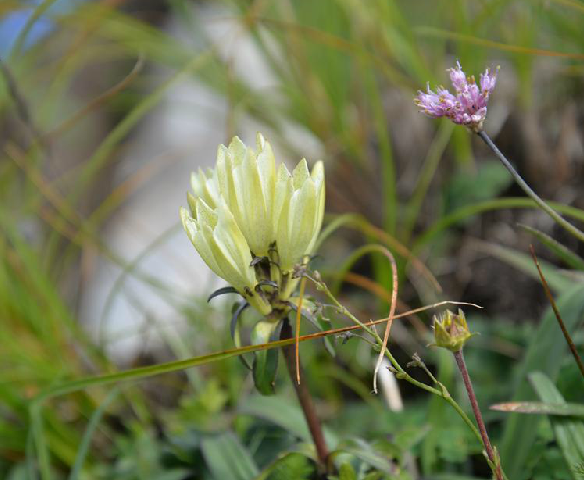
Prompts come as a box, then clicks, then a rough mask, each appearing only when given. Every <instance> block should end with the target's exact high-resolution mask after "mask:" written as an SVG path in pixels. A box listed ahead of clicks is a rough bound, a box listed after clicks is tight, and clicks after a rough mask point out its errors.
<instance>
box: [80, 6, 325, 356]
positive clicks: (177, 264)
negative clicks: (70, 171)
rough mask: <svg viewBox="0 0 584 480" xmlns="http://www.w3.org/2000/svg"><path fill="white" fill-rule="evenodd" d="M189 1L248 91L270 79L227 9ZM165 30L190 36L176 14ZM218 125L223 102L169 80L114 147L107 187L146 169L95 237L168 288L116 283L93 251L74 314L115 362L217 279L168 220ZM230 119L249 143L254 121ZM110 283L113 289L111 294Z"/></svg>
mask: <svg viewBox="0 0 584 480" xmlns="http://www.w3.org/2000/svg"><path fill="white" fill-rule="evenodd" d="M193 8H195V9H196V13H195V15H197V17H198V19H199V21H200V23H201V24H202V25H205V28H207V29H208V33H209V36H210V38H212V39H213V41H214V42H215V43H216V44H217V48H218V49H219V51H220V53H221V54H222V55H223V56H224V57H225V58H226V59H228V60H229V62H231V64H232V67H233V71H234V72H235V73H236V74H237V75H241V77H242V78H243V79H244V80H246V81H247V82H248V83H249V84H250V85H251V86H252V87H253V88H256V89H264V88H265V89H274V88H275V87H276V86H277V84H276V80H275V79H274V77H273V75H271V72H270V70H269V68H268V67H267V66H266V64H265V63H264V62H263V59H262V57H261V54H260V52H259V51H258V50H257V48H256V47H255V45H254V43H253V42H252V40H251V38H250V37H249V35H247V34H246V33H245V31H244V30H243V29H242V28H241V26H240V25H239V24H238V22H237V21H236V19H235V17H234V16H233V14H232V13H231V14H230V12H227V11H225V10H220V9H218V7H217V6H214V5H210V6H201V5H196V6H194V7H193ZM166 30H168V31H169V32H170V34H171V35H172V36H174V37H175V38H179V39H181V41H182V40H184V41H185V42H188V41H189V39H190V38H192V37H191V36H190V35H189V32H188V31H187V30H186V26H185V25H184V24H183V23H181V22H179V21H178V20H177V19H171V20H170V21H169V22H168V25H167V27H166ZM167 75H168V72H165V73H164V74H162V73H160V81H161V80H162V79H163V78H165V76H167ZM227 124H228V105H227V103H226V102H225V99H224V98H222V97H221V96H218V95H217V94H215V93H214V92H213V91H212V90H210V89H209V88H208V87H206V86H205V85H203V84H201V83H198V82H196V81H194V80H192V79H191V80H189V81H185V82H183V83H181V84H179V85H176V86H174V87H173V88H172V90H170V91H169V92H168V93H167V95H166V97H165V98H164V100H163V101H162V102H161V103H160V105H159V106H158V107H157V108H156V109H155V110H154V111H153V112H152V113H151V114H150V115H149V116H148V117H147V119H146V120H145V121H144V122H143V125H142V126H141V127H140V130H139V131H138V132H136V133H135V134H134V136H133V138H132V140H131V142H130V143H129V145H125V146H124V151H125V153H124V155H123V157H122V158H121V159H120V161H119V165H120V166H119V167H118V170H117V172H116V178H115V182H116V184H120V183H121V182H123V181H124V180H125V179H127V178H129V177H132V175H134V174H136V172H140V171H142V170H148V169H151V172H153V173H151V174H150V176H149V177H148V180H147V181H146V182H145V183H144V184H142V185H141V186H140V188H139V189H138V190H136V191H135V192H133V193H132V194H131V195H130V197H129V198H128V199H127V200H126V201H125V203H124V204H123V206H122V207H121V208H120V209H119V210H118V211H117V213H116V214H115V215H114V216H113V217H112V219H111V221H110V222H109V224H108V226H107V229H106V231H105V234H104V240H105V242H106V243H107V244H108V245H109V246H110V248H111V249H112V250H113V251H114V252H115V253H116V254H117V255H119V256H120V257H121V258H123V259H125V261H128V262H132V261H134V260H136V259H139V260H138V261H137V262H136V263H137V267H136V269H137V271H139V272H140V274H142V275H145V276H147V277H150V278H152V279H155V280H156V281H159V282H161V283H163V284H165V285H168V286H171V293H170V294H166V295H161V294H160V290H159V289H158V288H157V287H152V286H150V285H148V283H147V282H145V281H143V280H140V279H137V278H135V277H134V276H133V275H131V274H129V275H124V278H123V281H119V279H120V276H121V275H122V273H123V272H122V271H121V269H120V268H119V267H118V266H116V265H115V264H113V263H112V262H111V261H109V260H106V259H104V258H103V257H100V258H99V259H98V260H97V262H96V265H95V268H93V269H90V275H89V278H88V281H87V284H86V288H85V291H84V295H83V298H82V305H81V318H82V320H83V321H84V322H85V324H86V325H87V326H88V328H89V330H90V331H91V332H94V333H95V334H96V336H99V335H100V333H99V332H100V331H101V332H102V333H103V335H101V336H102V337H103V336H105V337H106V338H107V339H109V340H108V342H107V345H108V346H109V348H108V350H109V353H111V354H112V355H113V356H114V358H115V359H116V360H118V361H120V362H126V361H128V360H130V359H131V358H133V356H134V355H135V354H136V352H137V351H139V350H142V349H144V348H148V347H149V346H151V345H155V344H157V342H159V341H160V338H161V336H160V328H172V329H176V328H180V325H181V323H182V321H183V318H182V317H183V316H182V314H181V312H180V311H177V309H176V308H175V307H174V306H173V301H169V297H171V298H173V299H174V300H175V301H177V302H179V303H180V302H181V301H182V302H187V301H188V299H189V298H193V299H194V298H196V297H201V296H203V295H207V294H209V293H210V292H212V291H213V290H214V289H216V288H218V287H220V286H223V285H224V282H223V281H222V280H221V279H217V278H216V277H215V276H214V275H213V274H212V272H211V271H210V270H209V269H208V267H207V266H206V265H205V264H204V263H203V262H202V260H201V259H200V257H199V256H198V254H197V252H196V251H195V249H194V248H193V246H192V245H191V243H190V241H189V240H188V238H187V236H186V235H185V234H184V232H183V231H182V228H180V227H179V226H178V225H179V216H178V210H179V207H180V206H181V205H186V192H187V190H188V189H189V188H190V173H191V171H193V170H196V169H197V168H199V167H210V166H212V165H214V163H215V158H216V153H217V147H218V145H219V144H221V143H225V142H226V140H227V138H226V137H227V131H226V125H227ZM238 125H240V126H241V128H240V129H238V131H237V132H236V133H237V134H238V135H239V136H240V137H241V139H242V140H243V141H244V142H245V143H247V144H250V145H255V135H256V132H257V130H258V126H257V124H255V123H254V122H252V121H247V120H245V119H243V120H242V121H240V122H239V123H238ZM283 128H284V131H285V132H286V135H287V140H288V141H289V142H290V143H292V144H297V145H302V151H303V152H304V153H305V155H306V157H307V158H310V159H313V160H314V159H316V157H317V156H320V154H321V153H322V147H321V146H320V144H319V142H318V141H317V140H316V139H315V138H314V137H313V136H312V135H310V134H309V133H308V132H306V131H304V130H302V129H301V128H299V127H296V126H292V125H286V124H284V127H283ZM265 134H266V136H267V138H268V140H270V142H271V143H272V146H273V148H274V151H275V153H276V157H277V159H279V160H280V161H284V160H285V159H284V158H282V152H281V149H279V148H278V146H277V145H275V144H274V143H275V142H273V141H271V139H270V138H269V132H265ZM312 155H314V156H312ZM294 160H295V161H298V160H299V159H294ZM173 226H176V228H175V231H174V233H173V234H172V235H168V237H167V238H165V239H164V240H163V241H160V242H159V243H156V242H157V239H159V237H160V235H161V234H163V232H165V231H168V230H169V229H172V228H173ZM154 244H155V246H154V247H153V246H152V245H154ZM144 252H147V253H146V254H144ZM88 263H89V264H92V263H93V262H91V261H90V262H88ZM116 281H117V283H116ZM114 288H115V289H116V290H115V291H116V293H115V295H113V297H112V292H113V291H114ZM226 334H227V332H226Z"/></svg>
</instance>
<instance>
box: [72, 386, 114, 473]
mask: <svg viewBox="0 0 584 480" xmlns="http://www.w3.org/2000/svg"><path fill="white" fill-rule="evenodd" d="M119 391H120V390H119V388H114V389H112V391H111V392H110V393H109V394H108V396H107V397H106V398H105V400H104V401H103V402H102V404H101V405H100V406H99V408H97V410H95V412H94V413H93V415H92V416H91V419H90V420H89V423H88V424H87V428H86V429H85V433H84V434H83V439H82V440H81V445H79V450H78V451H77V458H75V463H74V464H73V468H72V469H71V474H70V475H69V480H77V478H78V477H79V474H80V473H81V468H82V467H83V463H84V462H85V457H86V456H87V452H88V451H89V447H90V446H91V439H92V438H93V434H94V433H95V430H96V428H97V426H98V425H99V422H100V421H101V417H102V416H103V414H104V412H105V411H106V409H107V407H109V405H110V404H111V403H112V402H113V401H114V400H115V398H116V397H117V396H118V393H119Z"/></svg>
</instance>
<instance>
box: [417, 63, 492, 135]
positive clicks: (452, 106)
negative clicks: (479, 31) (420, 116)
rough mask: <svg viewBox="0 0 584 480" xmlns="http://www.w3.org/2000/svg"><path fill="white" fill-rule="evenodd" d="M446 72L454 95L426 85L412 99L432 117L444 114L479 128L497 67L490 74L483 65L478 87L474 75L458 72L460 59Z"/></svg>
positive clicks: (471, 127)
mask: <svg viewBox="0 0 584 480" xmlns="http://www.w3.org/2000/svg"><path fill="white" fill-rule="evenodd" d="M448 71H449V72H450V81H451V82H452V85H453V86H454V89H455V90H456V95H453V94H452V93H450V92H449V91H448V90H446V89H445V88H443V87H438V88H437V89H436V92H434V91H432V90H430V85H428V92H427V93H424V92H422V91H418V96H417V97H416V98H415V100H414V102H415V103H416V105H417V106H418V108H419V109H420V111H421V112H422V113H425V114H426V115H428V116H430V117H432V118H440V117H447V118H449V119H450V120H452V121H453V122H454V123H457V124H458V125H465V126H466V127H468V128H470V129H471V130H472V131H474V132H479V131H481V129H482V126H483V121H484V120H485V117H486V116H487V103H488V102H489V95H490V94H491V92H492V91H493V89H494V88H495V84H496V83H497V71H498V68H497V71H495V72H494V73H491V72H490V71H489V69H488V68H487V69H486V70H485V73H483V74H481V81H480V83H481V85H480V89H479V87H478V85H477V84H476V81H475V78H474V76H471V77H467V76H466V74H465V73H464V72H463V71H462V67H461V66H460V62H456V68H451V69H449V70H448Z"/></svg>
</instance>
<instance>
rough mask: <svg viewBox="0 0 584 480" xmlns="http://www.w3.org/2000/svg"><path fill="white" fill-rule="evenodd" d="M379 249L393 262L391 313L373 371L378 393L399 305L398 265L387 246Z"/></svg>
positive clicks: (374, 387)
mask: <svg viewBox="0 0 584 480" xmlns="http://www.w3.org/2000/svg"><path fill="white" fill-rule="evenodd" d="M379 251H380V252H381V253H382V254H383V255H385V256H386V257H387V259H388V260H389V263H390V264H391V276H392V279H391V303H390V304H389V315H388V316H387V324H386V326H385V333H384V334H383V343H382V345H381V351H380V352H379V356H378V357H377V363H376V364H375V371H374V372H373V391H374V392H375V393H377V374H378V372H379V369H380V368H381V364H382V362H383V357H384V356H385V349H386V347H387V342H388V340H389V332H390V330H391V325H392V324H393V319H394V315H395V307H396V306H397V281H398V280H397V265H396V263H395V258H393V255H392V254H391V252H390V251H389V250H388V249H387V248H385V247H381V246H380V247H379Z"/></svg>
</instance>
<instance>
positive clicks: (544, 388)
mask: <svg viewBox="0 0 584 480" xmlns="http://www.w3.org/2000/svg"><path fill="white" fill-rule="evenodd" d="M529 381H530V382H531V384H532V385H533V388H534V390H535V391H536V392H537V395H538V397H539V398H540V399H541V400H542V401H544V402H553V403H556V404H563V403H565V400H564V397H562V395H561V394H560V392H559V391H558V389H557V388H556V386H555V385H554V384H553V383H552V381H551V380H550V379H549V378H548V377H547V376H545V375H544V374H543V373H540V372H534V373H532V374H531V375H530V376H529ZM550 421H551V423H552V427H553V429H554V434H555V436H556V440H557V442H558V444H559V446H560V449H561V450H562V453H563V455H564V458H565V459H566V462H567V464H568V467H569V468H570V472H571V473H572V477H573V478H574V480H580V479H581V478H582V476H581V475H579V473H578V471H577V470H576V468H577V467H578V466H579V465H582V464H584V424H583V423H582V421H581V420H579V419H573V418H560V417H550Z"/></svg>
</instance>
